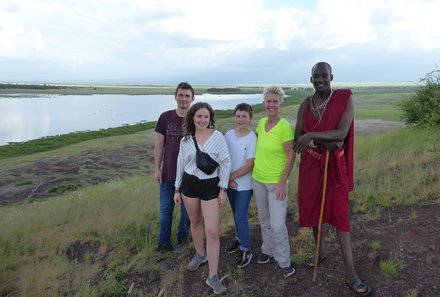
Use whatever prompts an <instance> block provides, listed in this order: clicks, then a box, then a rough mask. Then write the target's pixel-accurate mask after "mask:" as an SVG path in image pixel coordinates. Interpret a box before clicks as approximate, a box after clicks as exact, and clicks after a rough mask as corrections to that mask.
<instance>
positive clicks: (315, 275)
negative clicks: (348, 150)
mask: <svg viewBox="0 0 440 297" xmlns="http://www.w3.org/2000/svg"><path fill="white" fill-rule="evenodd" d="M328 157H329V151H328V150H325V164H324V180H323V182H322V201H321V211H320V213H319V223H318V240H317V243H316V252H315V265H314V267H313V278H312V280H313V282H316V277H317V274H318V262H319V250H320V249H321V231H322V230H321V229H322V217H323V216H324V204H325V192H326V191H327V169H328Z"/></svg>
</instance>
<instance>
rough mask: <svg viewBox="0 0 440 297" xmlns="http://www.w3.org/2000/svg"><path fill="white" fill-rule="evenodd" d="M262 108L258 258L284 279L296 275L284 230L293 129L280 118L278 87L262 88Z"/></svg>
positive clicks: (256, 182)
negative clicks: (278, 269)
mask: <svg viewBox="0 0 440 297" xmlns="http://www.w3.org/2000/svg"><path fill="white" fill-rule="evenodd" d="M263 95H264V102H263V105H264V109H265V110H266V114H267V117H264V118H262V119H261V120H260V121H259V122H258V126H257V129H256V133H257V135H258V139H257V149H256V155H255V163H254V171H253V174H252V189H253V191H254V196H255V201H256V203H257V209H258V219H259V221H260V226H261V237H262V240H263V244H262V246H261V255H260V256H259V258H258V261H257V262H258V263H259V264H265V263H268V262H269V261H270V259H272V258H274V259H275V261H277V263H278V265H279V266H280V267H281V268H282V270H283V275H284V277H288V276H291V275H293V274H294V273H295V268H293V267H292V265H291V262H290V243H289V235H288V233H287V227H286V213H287V204H288V195H287V180H288V178H289V175H290V172H291V171H292V167H293V164H294V163H295V154H294V152H293V150H292V148H293V129H292V126H291V125H290V123H289V122H288V121H287V120H286V119H284V118H281V117H280V114H279V112H280V108H281V103H282V102H283V97H284V91H283V89H282V88H281V87H279V86H272V87H269V88H265V89H264V92H263Z"/></svg>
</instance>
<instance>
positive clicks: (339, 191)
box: [298, 90, 354, 232]
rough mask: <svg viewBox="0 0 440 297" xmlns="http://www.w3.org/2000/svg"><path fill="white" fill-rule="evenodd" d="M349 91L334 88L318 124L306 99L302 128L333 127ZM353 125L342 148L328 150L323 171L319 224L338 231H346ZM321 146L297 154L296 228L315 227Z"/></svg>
mask: <svg viewBox="0 0 440 297" xmlns="http://www.w3.org/2000/svg"><path fill="white" fill-rule="evenodd" d="M351 94H352V93H351V90H335V91H334V92H333V95H332V97H331V99H330V101H329V103H328V104H327V107H326V109H325V111H324V114H323V115H322V119H321V121H320V122H319V124H318V118H317V117H316V116H315V115H314V114H313V113H312V112H311V111H310V100H311V97H309V98H308V99H307V107H306V108H305V111H304V122H303V130H304V133H307V132H312V131H314V132H321V131H328V130H335V129H336V128H337V126H338V124H339V121H340V119H341V117H342V115H343V113H344V111H345V109H346V107H347V103H348V102H349V98H350V96H351ZM353 148H354V124H353V122H352V123H351V126H350V130H349V132H348V135H347V137H346V138H345V140H344V145H343V147H342V148H340V149H337V150H334V151H333V152H330V156H329V162H328V171H327V191H326V198H325V206H324V217H323V223H329V224H331V225H333V226H334V227H335V228H336V229H338V230H341V231H346V232H349V231H350V223H349V220H348V207H349V192H350V191H352V190H353ZM324 163H325V149H323V148H322V147H320V146H318V147H317V148H315V149H312V148H307V149H306V150H305V151H304V152H303V153H302V154H301V162H300V166H299V178H298V210H299V226H300V227H317V226H318V224H319V212H320V209H321V201H322V187H323V179H324V165H325V164H324Z"/></svg>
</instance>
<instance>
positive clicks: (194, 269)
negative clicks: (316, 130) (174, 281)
mask: <svg viewBox="0 0 440 297" xmlns="http://www.w3.org/2000/svg"><path fill="white" fill-rule="evenodd" d="M206 262H208V257H206V258H205V260H203V261H201V262H199V264H198V265H197V266H196V267H195V268H193V269H190V268H188V267H186V270H188V271H196V270H197V269H198V268H199V267H200V265H202V264H203V263H206Z"/></svg>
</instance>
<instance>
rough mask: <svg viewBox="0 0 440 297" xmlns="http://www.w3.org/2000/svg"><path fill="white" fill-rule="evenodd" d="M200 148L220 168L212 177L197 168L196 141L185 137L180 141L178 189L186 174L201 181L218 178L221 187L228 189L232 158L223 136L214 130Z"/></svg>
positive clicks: (176, 184)
mask: <svg viewBox="0 0 440 297" xmlns="http://www.w3.org/2000/svg"><path fill="white" fill-rule="evenodd" d="M199 148H200V150H201V151H202V152H205V153H207V154H209V155H210V156H211V158H213V159H214V160H216V161H217V162H218V163H219V164H220V166H219V167H218V168H217V169H216V170H215V171H214V173H213V174H211V175H208V174H206V173H204V172H203V171H201V170H200V169H199V168H197V165H196V147H195V145H194V141H193V140H192V137H189V138H187V139H185V137H184V138H182V140H181V141H180V149H179V156H178V157H177V171H176V182H175V186H176V188H179V187H180V184H181V183H182V176H183V173H184V172H186V173H187V174H190V175H194V176H196V177H198V178H199V179H208V178H214V177H217V176H218V177H219V179H220V181H219V187H222V188H227V187H228V183H229V175H230V173H231V156H230V155H229V150H228V145H227V144H226V140H225V137H224V136H223V134H222V133H221V132H220V131H218V130H214V132H213V133H212V134H211V136H209V138H208V139H207V140H206V141H205V143H204V144H203V145H200V144H199Z"/></svg>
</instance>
